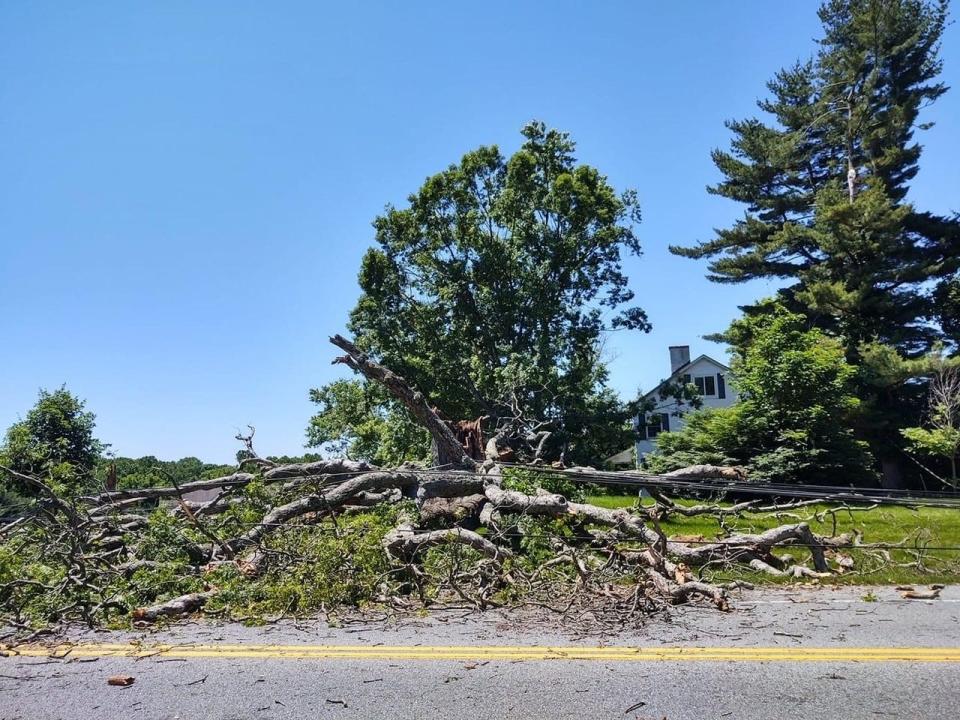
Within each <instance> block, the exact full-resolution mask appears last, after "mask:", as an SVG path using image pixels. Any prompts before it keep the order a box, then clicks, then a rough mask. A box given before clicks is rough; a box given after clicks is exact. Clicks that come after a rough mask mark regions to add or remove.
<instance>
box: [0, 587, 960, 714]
mask: <svg viewBox="0 0 960 720" xmlns="http://www.w3.org/2000/svg"><path fill="white" fill-rule="evenodd" d="M865 592H866V591H864V590H858V589H855V588H854V589H843V590H836V591H830V590H817V591H814V590H804V591H779V592H775V593H771V592H770V591H766V592H764V593H744V594H743V595H742V596H741V597H740V598H738V600H737V602H736V610H735V611H734V612H732V613H729V614H722V613H718V612H716V611H714V610H712V609H708V608H706V607H690V608H684V609H680V610H676V611H674V612H673V613H672V614H671V619H669V620H667V619H664V618H661V617H657V618H652V619H651V620H650V621H649V622H648V623H647V624H646V625H645V626H644V627H642V628H640V629H637V630H631V631H629V632H621V633H617V634H616V635H613V636H610V635H606V636H604V635H597V634H589V635H586V636H584V635H582V634H577V632H576V628H561V627H557V626H556V623H555V621H554V620H552V619H550V618H545V617H542V616H535V615H528V614H517V613H510V614H504V615H499V614H486V615H483V616H482V617H479V618H477V617H476V616H469V617H464V616H463V613H461V612H445V613H439V614H437V615H435V616H432V617H430V618H420V619H407V620H405V621H402V622H400V623H393V622H388V623H385V622H384V621H372V622H368V623H348V624H345V625H343V626H341V627H329V626H328V625H326V624H325V623H322V622H312V623H281V624H276V625H270V626H267V627H261V628H244V627H241V626H236V625H220V624H212V623H191V624H186V625H180V626H177V627H176V628H172V629H170V630H166V631H163V632H152V633H116V632H110V633H101V632H97V633H94V632H78V633H75V634H72V635H71V636H69V637H68V638H66V639H61V642H65V641H67V644H63V645H61V646H60V647H58V648H56V649H52V648H50V647H28V648H20V653H19V654H16V653H12V654H10V655H9V656H8V657H4V658H0V718H2V720H13V719H14V718H23V719H30V720H35V719H39V718H63V719H64V720H67V719H70V720H75V719H86V718H91V719H93V718H103V719H105V720H116V719H117V718H124V720H130V719H144V720H146V719H152V718H164V719H169V718H183V719H189V718H237V719H240V718H242V719H244V720H246V719H247V718H264V719H265V720H270V719H273V718H302V717H311V718H333V719H336V720H348V719H351V718H363V719H364V720H371V719H376V718H416V719H427V718H443V719H444V720H447V719H449V718H461V717H462V718H471V720H481V719H485V718H491V719H495V720H507V719H511V718H524V719H526V718H545V719H546V718H549V719H551V720H552V719H555V718H645V719H646V718H656V719H657V720H660V719H661V718H664V717H666V718H668V719H669V720H678V719H680V718H697V719H700V718H727V717H729V718H736V719H744V718H765V719H766V718H774V717H776V718H804V719H805V720H807V719H809V718H811V717H827V718H832V717H836V718H884V717H891V718H892V717H896V718H915V717H916V718H920V717H922V718H948V717H949V718H955V717H957V714H958V709H957V707H958V705H960V589H957V588H947V589H946V590H945V591H944V594H943V596H942V597H941V599H939V600H936V601H916V600H911V601H907V600H902V599H900V598H899V595H898V594H897V593H895V592H894V591H893V590H882V591H876V590H875V591H874V592H876V593H877V595H878V596H879V601H878V602H866V601H864V600H863V599H862V595H863V594H864V593H865ZM51 654H52V655H53V657H51ZM111 675H129V676H133V677H134V678H135V681H134V683H133V684H132V685H130V686H129V687H114V686H110V685H108V684H107V678H108V677H109V676H111Z"/></svg>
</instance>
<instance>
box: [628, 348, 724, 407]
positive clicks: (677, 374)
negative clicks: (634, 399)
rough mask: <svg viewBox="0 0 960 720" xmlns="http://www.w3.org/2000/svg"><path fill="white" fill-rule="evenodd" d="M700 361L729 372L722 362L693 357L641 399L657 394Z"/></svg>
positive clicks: (703, 357)
mask: <svg viewBox="0 0 960 720" xmlns="http://www.w3.org/2000/svg"><path fill="white" fill-rule="evenodd" d="M701 360H706V361H707V362H711V363H713V364H714V365H716V366H717V367H718V368H720V369H721V370H725V371H726V372H730V368H729V367H727V366H726V365H724V364H723V363H722V362H720V361H719V360H714V359H713V358H712V357H710V356H709V355H706V354H703V355H698V356H697V357H695V358H694V359H693V360H691V361H690V362H688V363H684V364H683V365H681V366H680V367H678V368H677V369H676V370H675V371H674V372H672V373H671V374H670V376H669V377H668V378H667V379H666V380H661V381H660V384H659V385H657V386H656V387H655V388H653V390H651V391H650V392H648V393H646V394H645V395H644V396H643V397H644V398H648V397H651V396H652V395H653V394H654V393H657V392H659V390H660V388H662V387H663V386H664V385H666V384H667V383H668V382H671V381H672V380H673V379H674V378H678V377H680V376H682V375H683V374H684V372H685V371H686V370H688V369H689V368H690V367H692V366H694V365H696V364H697V363H698V362H700V361H701Z"/></svg>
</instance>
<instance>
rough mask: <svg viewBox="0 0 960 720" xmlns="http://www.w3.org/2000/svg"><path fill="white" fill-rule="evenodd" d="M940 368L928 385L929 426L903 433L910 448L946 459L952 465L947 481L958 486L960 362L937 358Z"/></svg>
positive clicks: (908, 429) (910, 429)
mask: <svg viewBox="0 0 960 720" xmlns="http://www.w3.org/2000/svg"><path fill="white" fill-rule="evenodd" d="M938 360H939V362H938V367H937V370H936V373H935V374H934V376H933V379H932V380H931V382H930V388H929V408H928V412H927V424H928V427H909V428H905V429H903V430H902V431H901V432H902V433H903V436H904V437H905V438H906V439H907V441H908V442H909V443H910V446H911V448H912V449H913V450H914V451H916V452H918V453H920V454H922V455H928V456H934V457H939V458H940V459H941V460H945V461H946V463H947V465H949V467H950V477H949V480H947V484H948V485H950V486H951V487H954V488H956V487H957V486H958V484H960V478H958V476H957V459H958V457H960V362H956V361H955V362H948V361H946V360H944V359H942V358H938Z"/></svg>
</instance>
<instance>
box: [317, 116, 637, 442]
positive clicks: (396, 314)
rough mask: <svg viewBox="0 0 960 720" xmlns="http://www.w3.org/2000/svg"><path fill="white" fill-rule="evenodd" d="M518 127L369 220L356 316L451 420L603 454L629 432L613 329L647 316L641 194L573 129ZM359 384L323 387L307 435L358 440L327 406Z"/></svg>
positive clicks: (354, 325)
mask: <svg viewBox="0 0 960 720" xmlns="http://www.w3.org/2000/svg"><path fill="white" fill-rule="evenodd" d="M522 134H523V138H524V142H523V144H522V146H521V148H520V149H519V150H518V151H517V152H515V153H514V154H513V155H511V156H509V157H506V156H504V155H503V153H501V151H500V150H499V149H498V148H497V147H480V148H478V149H476V150H474V151H472V152H469V153H467V154H466V155H464V156H463V158H462V159H461V160H460V162H459V163H458V164H455V165H451V166H450V167H449V168H447V169H446V170H444V171H442V172H440V173H438V174H437V175H434V176H432V177H430V178H428V179H427V180H426V182H425V183H424V184H423V186H422V187H421V188H420V189H419V190H418V191H417V192H416V193H414V194H413V195H411V196H410V198H409V204H408V205H407V206H406V207H403V208H396V207H388V208H387V210H386V212H385V213H384V214H383V215H381V216H380V217H378V218H377V219H376V220H375V221H374V229H375V238H376V246H375V247H373V248H371V249H370V250H369V251H368V252H367V254H366V255H365V256H364V258H363V262H362V266H361V269H360V277H359V282H360V288H361V291H362V294H361V297H360V299H359V301H358V302H357V305H356V307H355V308H354V309H353V311H352V313H351V315H350V323H349V327H350V330H351V331H352V332H353V333H354V334H355V336H356V342H357V344H358V345H359V346H360V347H361V348H362V349H363V350H364V351H366V352H368V353H370V354H371V355H372V356H374V357H376V358H377V359H379V360H381V361H382V362H383V363H384V364H385V365H386V366H387V367H389V368H391V369H392V370H394V371H395V372H397V373H399V374H401V375H403V376H404V377H405V378H407V380H409V381H410V382H411V383H412V384H414V385H415V386H416V387H418V388H419V389H420V390H422V391H423V392H425V393H426V394H427V395H428V396H429V397H430V398H434V399H435V401H436V402H437V403H439V404H442V407H441V410H442V411H443V412H444V413H446V414H447V415H448V416H449V417H451V418H453V419H466V418H470V419H473V418H477V417H486V418H488V422H489V424H490V426H491V427H497V426H498V425H499V424H502V423H505V422H511V423H514V424H516V425H517V426H518V427H519V426H523V427H524V428H526V429H528V430H529V429H530V428H534V427H547V428H548V429H549V431H550V432H551V433H552V437H551V442H552V443H554V446H553V447H554V448H555V449H556V450H557V451H558V452H565V453H566V455H567V456H568V457H580V458H587V457H589V458H590V459H592V460H596V459H597V457H598V455H600V454H602V453H603V452H606V451H607V450H610V451H611V452H615V451H617V450H621V449H622V446H623V445H624V444H625V443H627V442H629V440H628V437H627V435H626V434H625V431H621V430H620V428H621V426H622V427H623V428H625V427H626V426H625V424H624V421H625V420H626V417H627V415H626V413H625V411H624V408H623V406H622V405H621V404H620V403H619V401H618V400H617V399H616V397H615V396H614V395H613V394H612V393H610V392H609V391H607V390H606V389H605V382H606V379H607V371H606V368H605V366H604V363H603V361H602V357H601V352H602V338H603V337H604V333H606V332H607V331H609V330H612V329H620V328H622V329H630V330H641V331H647V330H649V329H650V324H649V322H648V320H647V316H646V314H645V313H644V312H643V310H641V309H640V308H639V307H637V306H635V305H633V304H632V303H631V301H632V300H633V292H632V291H631V290H630V288H629V287H628V280H627V277H626V275H625V274H624V272H623V267H622V260H623V257H624V255H627V254H639V252H640V243H639V240H638V239H637V236H636V234H635V228H636V224H637V223H638V222H639V220H640V211H639V206H638V203H637V198H636V195H635V194H634V193H633V192H632V191H626V192H622V193H618V192H616V191H615V190H614V188H613V187H611V185H610V184H609V182H608V181H607V179H606V178H605V177H604V176H603V175H602V174H601V173H600V171H599V170H597V169H596V168H593V167H590V166H589V165H583V164H578V163H577V161H576V159H575V157H574V150H575V145H574V143H573V141H572V140H571V139H570V137H569V136H568V135H567V134H566V133H563V132H560V131H557V130H553V129H549V128H547V127H546V126H545V125H544V124H543V123H539V122H533V123H530V124H528V125H527V126H526V127H524V128H523V131H522ZM357 392H359V391H357V390H356V389H353V390H348V388H347V387H346V386H343V385H340V386H336V387H334V386H327V387H326V388H321V389H319V390H317V391H314V393H313V397H314V400H315V401H318V402H319V403H320V405H321V413H320V415H319V416H318V417H317V418H315V419H314V421H313V423H312V425H311V433H312V435H311V438H312V439H313V440H314V441H323V442H330V441H331V440H333V438H334V437H335V436H342V437H346V436H348V435H350V434H351V433H353V435H354V436H355V437H359V436H358V435H357V433H356V432H355V429H356V428H357V427H358V426H359V425H362V424H363V423H364V422H365V421H363V420H359V421H358V419H357V418H346V415H345V414H344V413H343V412H341V411H339V410H334V409H333V408H335V407H337V406H338V404H339V403H338V401H337V398H336V397H335V394H336V393H340V394H350V395H354V396H355V395H356V394H357ZM365 397H368V398H369V397H370V396H369V394H366V395H365ZM374 400H376V399H374ZM375 404H376V405H378V406H379V407H380V408H384V407H386V406H387V405H389V403H381V402H375ZM350 412H352V410H351V411H350ZM386 412H387V416H386V417H394V415H391V413H390V411H389V410H387V411H386ZM337 414H339V415H340V416H341V417H343V418H344V422H341V423H340V424H335V426H333V427H332V426H331V422H332V421H333V420H334V415H337ZM381 414H382V413H381ZM373 422H375V421H373ZM391 422H392V421H391ZM611 425H612V426H613V427H614V428H616V429H615V430H614V432H613V436H614V437H611V433H610V430H609V428H610V427H611ZM347 426H349V427H352V428H354V431H350V432H348V433H340V432H339V430H338V428H343V429H346V428H347ZM321 428H322V431H321ZM368 428H369V425H368ZM360 435H362V433H360ZM362 447H365V446H364V445H354V450H359V449H360V448H362ZM611 448H612V449H611ZM364 452H368V453H369V450H364Z"/></svg>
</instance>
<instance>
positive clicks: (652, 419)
mask: <svg viewBox="0 0 960 720" xmlns="http://www.w3.org/2000/svg"><path fill="white" fill-rule="evenodd" d="M669 431H670V414H669V413H650V414H649V415H647V420H646V423H645V424H644V425H643V426H642V427H641V435H642V436H643V437H644V438H645V439H647V440H653V439H654V438H655V437H656V436H657V435H659V434H660V433H662V432H669Z"/></svg>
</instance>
